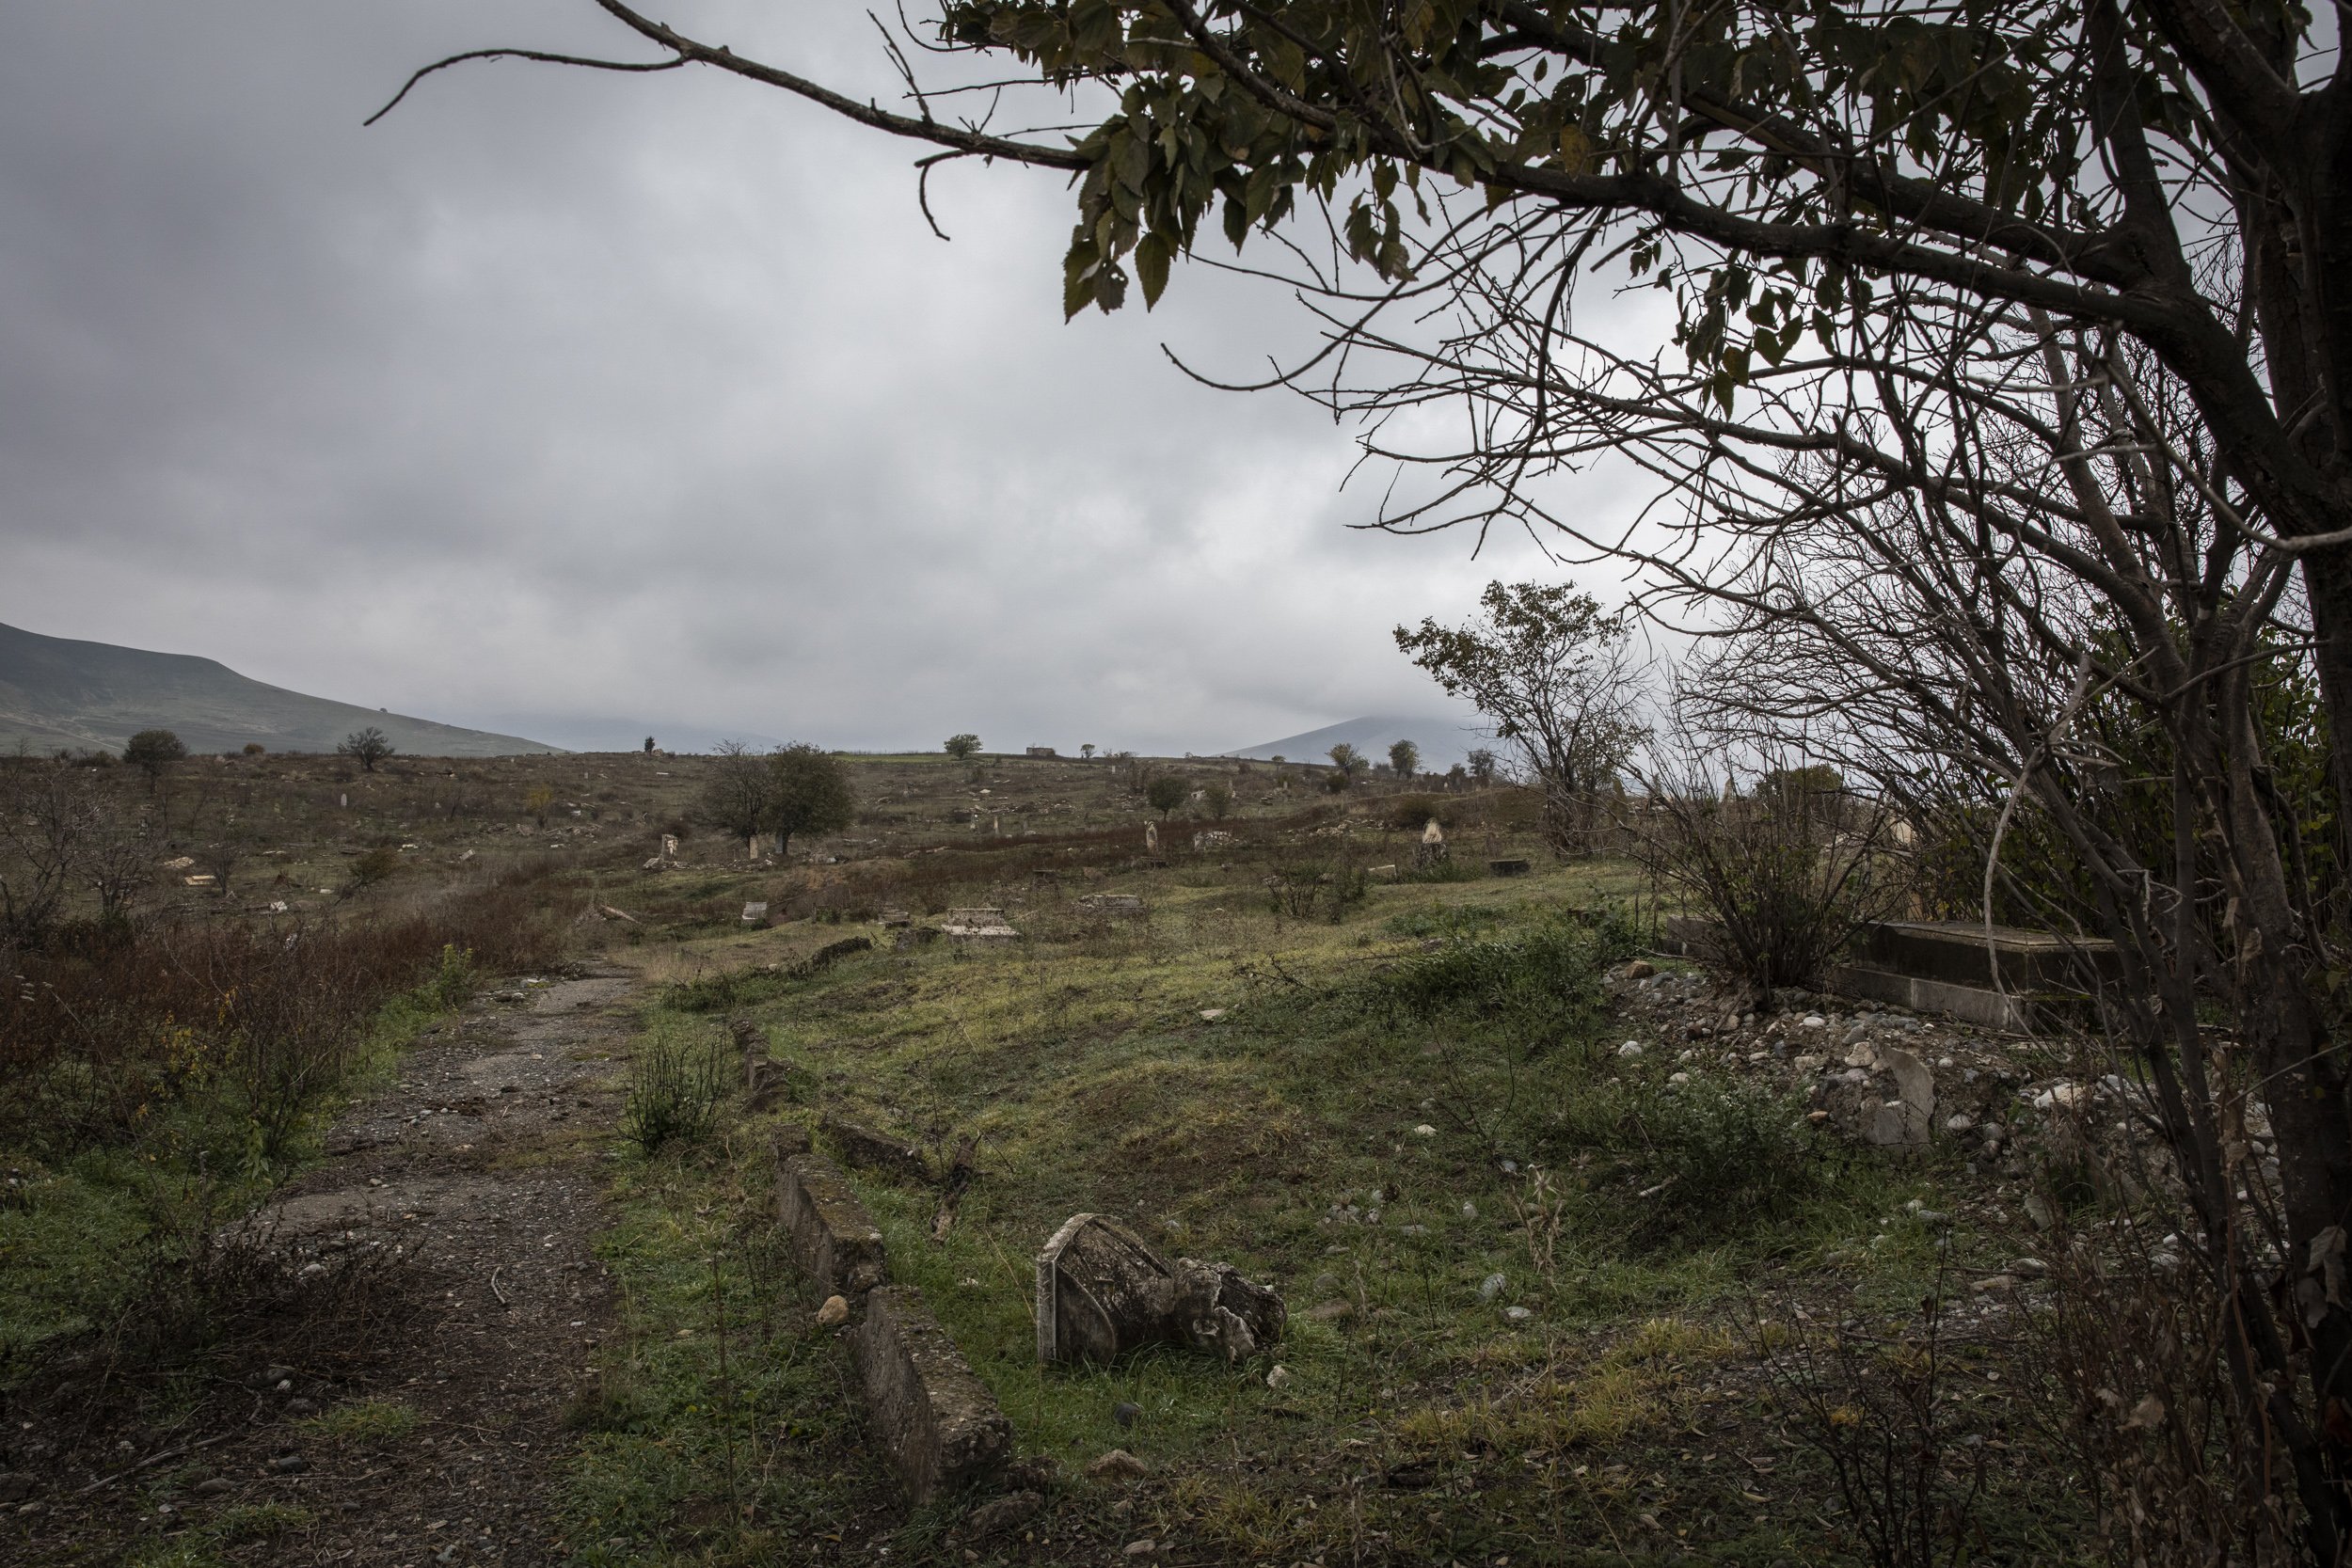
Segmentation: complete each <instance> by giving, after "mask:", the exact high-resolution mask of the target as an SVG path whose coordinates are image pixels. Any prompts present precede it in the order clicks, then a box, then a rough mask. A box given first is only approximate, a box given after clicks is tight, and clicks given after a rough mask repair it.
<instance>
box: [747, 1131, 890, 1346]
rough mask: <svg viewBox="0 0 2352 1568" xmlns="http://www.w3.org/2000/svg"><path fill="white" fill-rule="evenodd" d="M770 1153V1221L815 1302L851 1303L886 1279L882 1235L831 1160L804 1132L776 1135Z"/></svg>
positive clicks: (885, 1259) (886, 1270)
mask: <svg viewBox="0 0 2352 1568" xmlns="http://www.w3.org/2000/svg"><path fill="white" fill-rule="evenodd" d="M775 1150H776V1218H777V1219H778V1221H780V1222H781V1223H782V1224H783V1226H784V1228H785V1232H786V1234H787V1236H788V1237H790V1239H791V1243H792V1253H793V1257H794V1258H795V1259H796V1260H798V1262H799V1263H800V1265H801V1271H802V1272H803V1274H805V1275H808V1277H809V1280H810V1282H811V1284H812V1286H813V1288H814V1290H815V1291H816V1299H817V1300H818V1301H819V1302H821V1301H823V1300H824V1299H825V1298H826V1297H827V1296H834V1295H837V1296H842V1297H846V1298H848V1299H850V1300H851V1301H854V1300H855V1299H856V1298H857V1297H859V1296H862V1295H864V1294H866V1292H867V1291H871V1290H872V1289H873V1288H874V1287H875V1286H877V1285H880V1284H882V1283H883V1282H885V1281H886V1280H888V1279H889V1277H890V1261H889V1259H887V1258H885V1257H884V1256H883V1254H882V1231H881V1230H880V1229H879V1228H877V1227H876V1226H875V1224H874V1217H873V1216H872V1215H871V1214H868V1213H867V1212H866V1205H865V1204H863V1203H861V1202H859V1201H858V1196H857V1194H856V1193H854V1192H852V1191H850V1184H849V1182H848V1181H847V1180H843V1178H842V1175H841V1173H840V1172H839V1171H837V1170H835V1169H834V1165H833V1162H832V1161H830V1160H828V1159H826V1158H825V1157H824V1156H823V1155H821V1154H819V1153H818V1152H817V1151H816V1150H815V1149H814V1148H810V1147H809V1142H808V1130H807V1129H806V1128H803V1127H793V1128H791V1129H789V1130H788V1131H787V1132H779V1133H778V1134H777V1135H776V1140H775Z"/></svg>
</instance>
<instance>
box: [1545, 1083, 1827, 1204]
mask: <svg viewBox="0 0 2352 1568" xmlns="http://www.w3.org/2000/svg"><path fill="white" fill-rule="evenodd" d="M1555 1135H1556V1136H1558V1137H1560V1138H1561V1139H1562V1140H1563V1141H1564V1142H1565V1145H1567V1146H1568V1147H1570V1148H1573V1149H1574V1150H1576V1151H1578V1152H1584V1151H1590V1150H1598V1151H1601V1152H1605V1153H1611V1154H1616V1155H1619V1156H1621V1157H1625V1158H1626V1159H1627V1160H1628V1161H1629V1164H1628V1166H1627V1174H1626V1178H1625V1179H1626V1180H1627V1181H1628V1182H1629V1183H1638V1184H1639V1188H1640V1191H1641V1194H1642V1196H1641V1198H1640V1199H1639V1201H1640V1202H1641V1204H1642V1205H1643V1213H1642V1219H1641V1221H1640V1222H1639V1223H1640V1228H1642V1229H1644V1230H1646V1231H1651V1232H1654V1233H1670V1232H1675V1231H1705V1232H1711V1233H1715V1234H1724V1233H1730V1232H1735V1231H1738V1230H1740V1229H1742V1228H1744V1227H1754V1226H1756V1225H1757V1224H1758V1223H1761V1222H1765V1221H1772V1220H1782V1219H1787V1218H1788V1217H1789V1216H1790V1215H1791V1214H1793V1213H1794V1212H1797V1210H1798V1209H1800V1208H1801V1207H1802V1206H1803V1205H1804V1203H1805V1202H1806V1201H1807V1200H1808V1199H1811V1198H1814V1197H1816V1196H1819V1195H1820V1193H1821V1192H1822V1190H1823V1189H1824V1188H1826V1187H1827V1186H1828V1185H1829V1183H1830V1180H1831V1179H1832V1177H1833V1176H1834V1174H1835V1166H1834V1164H1833V1163H1832V1160H1833V1153H1832V1150H1831V1148H1830V1147H1829V1146H1828V1145H1827V1144H1826V1143H1825V1142H1824V1141H1823V1139H1822V1138H1821V1136H1820V1133H1819V1132H1816V1131H1815V1130H1814V1129H1813V1126H1812V1124H1811V1123H1810V1122H1808V1121H1806V1120H1805V1118H1804V1103H1803V1101H1801V1100H1799V1099H1797V1098H1795V1097H1793V1096H1788V1095H1784V1094H1781V1093H1777V1092H1775V1091H1773V1090H1771V1089H1767V1088H1765V1087H1763V1086H1761V1085H1754V1084H1748V1083H1744V1082H1740V1081H1737V1080H1725V1079H1718V1078H1713V1077H1708V1076H1703V1075H1697V1074H1694V1075H1693V1076H1692V1078H1691V1079H1690V1081H1689V1082H1687V1083H1684V1084H1680V1085H1676V1084H1668V1083H1660V1082H1657V1081H1656V1080H1654V1079H1653V1078H1650V1077H1648V1076H1645V1075H1643V1074H1641V1073H1638V1072H1637V1073H1630V1074H1628V1075H1626V1076H1623V1077H1616V1078H1609V1079H1603V1080H1599V1081H1597V1082H1594V1083H1592V1084H1589V1085H1586V1086H1584V1087H1583V1088H1581V1090H1579V1091H1577V1092H1575V1093H1572V1094H1570V1095H1568V1096H1567V1097H1566V1098H1565V1100H1564V1101H1563V1102H1562V1106H1561V1119H1560V1123H1559V1126H1558V1130H1557V1132H1556V1133H1555Z"/></svg>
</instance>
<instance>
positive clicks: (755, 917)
mask: <svg viewBox="0 0 2352 1568" xmlns="http://www.w3.org/2000/svg"><path fill="white" fill-rule="evenodd" d="M743 924H744V925H746V926H765V925H767V924H768V906H767V905H766V904H764V903H761V902H759V901H758V900H756V899H755V900H754V901H752V902H751V903H748V904H746V905H744V906H743Z"/></svg>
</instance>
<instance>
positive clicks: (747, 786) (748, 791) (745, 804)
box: [697, 740, 776, 844]
mask: <svg viewBox="0 0 2352 1568" xmlns="http://www.w3.org/2000/svg"><path fill="white" fill-rule="evenodd" d="M775 803H776V776H775V774H774V773H773V772H772V771H771V769H770V768H769V767H768V764H767V762H766V760H765V759H763V758H762V757H761V756H760V755H759V754H758V753H757V752H754V751H753V750H752V749H751V748H750V747H748V746H746V745H744V744H743V743H742V742H741V741H739V740H723V741H721V742H720V743H719V750H718V753H717V755H716V756H714V757H713V758H712V759H711V763H710V770H709V771H708V773H707V774H706V775H705V777H704V780H703V790H702V797H701V800H699V801H698V802H697V812H698V815H699V816H701V817H702V819H703V820H704V821H705V822H707V823H709V824H710V825H711V826H712V827H714V828H720V829H723V830H724V831H726V832H730V833H733V834H734V835H735V836H736V837H738V838H739V839H741V840H743V841H744V842H745V843H746V844H748V843H750V842H751V840H752V839H753V838H754V837H755V835H756V834H758V833H759V832H763V831H764V830H765V829H766V828H767V827H768V825H769V818H770V817H771V816H773V815H774V813H775Z"/></svg>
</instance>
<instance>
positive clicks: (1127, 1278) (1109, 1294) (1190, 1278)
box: [1036, 1214, 1289, 1364]
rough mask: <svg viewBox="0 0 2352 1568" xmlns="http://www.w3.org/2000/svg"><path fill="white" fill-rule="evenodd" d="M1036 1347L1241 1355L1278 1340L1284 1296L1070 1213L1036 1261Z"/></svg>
mask: <svg viewBox="0 0 2352 1568" xmlns="http://www.w3.org/2000/svg"><path fill="white" fill-rule="evenodd" d="M1036 1307H1037V1354H1038V1359H1039V1360H1040V1361H1042V1362H1048V1363H1061V1362H1079V1361H1092V1362H1097V1363H1103V1364H1108V1363H1110V1362H1112V1361H1115V1360H1117V1359H1118V1358H1119V1357H1120V1356H1121V1355H1123V1354H1126V1353H1127V1352H1129V1351H1132V1350H1136V1349H1138V1348H1139V1347H1141V1346H1144V1345H1151V1344H1178V1345H1185V1346H1189V1347H1191V1348H1192V1349H1195V1350H1203V1351H1215V1352H1218V1353H1220V1354H1223V1355H1224V1356H1225V1358H1226V1359H1227V1360H1229V1361H1240V1360H1245V1359H1247V1358H1248V1357H1249V1356H1252V1355H1255V1354H1257V1353H1258V1352H1259V1351H1261V1350H1263V1349H1265V1348H1266V1347H1268V1346H1271V1345H1273V1344H1274V1343H1275V1342H1276V1341H1278V1340H1279V1339H1280V1338H1281V1337H1282V1330H1283V1328H1284V1327H1285V1325H1286V1324H1287V1323H1288V1321H1289V1314H1288V1313H1287V1311H1286V1310H1285V1309H1284V1307H1283V1306H1282V1298H1281V1297H1280V1296H1279V1295H1278V1294H1276V1293H1275V1292H1274V1291H1270V1290H1268V1289H1266V1288H1265V1287H1264V1286H1263V1285H1253V1284H1251V1283H1250V1282H1249V1281H1248V1280H1246V1279H1244V1278H1243V1277H1242V1276H1241V1275H1240V1272H1239V1271H1237V1270H1236V1269H1234V1268H1233V1267H1232V1265H1231V1264H1229V1263H1203V1262H1200V1261H1197V1260H1195V1259H1190V1258H1179V1259H1176V1261H1175V1263H1174V1264H1172V1265H1171V1264H1169V1263H1167V1262H1165V1261H1163V1260H1162V1259H1161V1258H1160V1257H1159V1255H1158V1254H1157V1253H1155V1252H1153V1251H1152V1249H1151V1248H1150V1247H1148V1246H1146V1245H1144V1243H1143V1242H1142V1241H1141V1240H1140V1239H1139V1238H1137V1237H1136V1235H1135V1233H1134V1232H1133V1231H1130V1230H1128V1229H1127V1228H1126V1227H1124V1226H1121V1225H1120V1224H1119V1223H1118V1222H1117V1221H1115V1220H1112V1219H1109V1218H1107V1217H1105V1216H1104V1215H1101V1214H1073V1215H1072V1216H1071V1217H1070V1219H1069V1220H1068V1221H1067V1222H1065V1223H1064V1224H1063V1226H1062V1227H1061V1228H1060V1229H1059V1230H1057V1231H1056V1232H1054V1235H1053V1238H1052V1239H1051V1240H1050V1241H1048V1242H1047V1243H1045V1250H1044V1251H1042V1252H1041V1253H1039V1254H1038V1258H1037V1304H1036Z"/></svg>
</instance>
